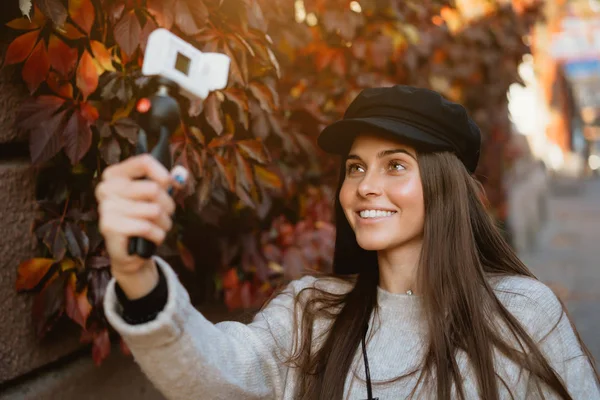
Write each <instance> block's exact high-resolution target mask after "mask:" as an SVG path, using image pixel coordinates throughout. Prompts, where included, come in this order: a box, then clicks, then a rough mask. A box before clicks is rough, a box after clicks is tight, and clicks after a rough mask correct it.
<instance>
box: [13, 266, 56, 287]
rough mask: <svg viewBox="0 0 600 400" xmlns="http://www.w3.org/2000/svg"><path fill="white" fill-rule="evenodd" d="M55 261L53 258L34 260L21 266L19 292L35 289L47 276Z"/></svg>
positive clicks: (18, 275)
mask: <svg viewBox="0 0 600 400" xmlns="http://www.w3.org/2000/svg"><path fill="white" fill-rule="evenodd" d="M54 263H55V261H54V260H53V259H52V258H32V259H30V260H27V261H24V262H22V263H21V264H20V265H19V269H18V271H17V283H16V289H17V291H22V290H31V289H33V288H35V287H36V286H37V285H38V284H39V283H40V282H41V281H42V279H43V278H44V277H45V276H46V274H47V273H48V271H50V267H52V265H54Z"/></svg>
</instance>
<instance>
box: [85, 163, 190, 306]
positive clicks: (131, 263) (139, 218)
mask: <svg viewBox="0 0 600 400" xmlns="http://www.w3.org/2000/svg"><path fill="white" fill-rule="evenodd" d="M175 174H177V176H178V179H175V178H174V176H173V175H175ZM186 175H187V170H185V169H184V168H182V167H177V168H176V169H174V170H173V174H169V172H168V171H167V170H166V168H165V167H164V166H163V165H162V164H161V163H159V162H158V161H157V160H155V159H154V158H153V157H152V156H150V155H147V154H144V155H140V156H135V157H130V158H128V159H127V160H125V161H123V162H121V163H119V164H115V165H112V166H110V167H108V168H107V169H106V170H105V171H104V173H103V175H102V182H101V183H100V184H98V186H97V187H96V198H97V200H98V212H99V216H100V232H101V233H102V235H103V236H104V239H105V243H106V250H107V252H108V255H109V257H110V259H111V272H112V274H113V276H114V277H115V278H116V279H117V281H119V284H120V286H121V287H122V288H123V290H124V291H125V294H127V295H128V297H130V298H132V297H133V298H135V297H141V296H143V295H144V294H145V293H143V292H149V291H150V290H152V288H153V287H154V285H156V282H157V280H158V274H157V272H156V266H155V265H154V262H153V261H152V260H146V259H143V258H140V257H138V256H137V255H129V254H128V243H129V238H131V237H142V238H144V239H147V240H149V241H151V242H154V243H155V244H156V245H157V246H160V245H161V244H162V243H163V241H164V240H165V237H166V235H167V233H168V232H169V230H170V229H171V227H172V220H171V216H172V214H173V213H174V212H175V202H174V201H173V199H172V198H171V196H169V193H168V190H169V188H171V187H173V186H175V187H177V186H180V185H181V183H183V182H184V181H185V178H186ZM139 178H145V179H143V180H140V179H139ZM128 289H129V290H128Z"/></svg>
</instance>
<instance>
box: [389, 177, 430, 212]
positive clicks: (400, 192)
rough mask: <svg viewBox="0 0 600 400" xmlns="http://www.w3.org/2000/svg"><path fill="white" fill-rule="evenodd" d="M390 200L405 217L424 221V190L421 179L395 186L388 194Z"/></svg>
mask: <svg viewBox="0 0 600 400" xmlns="http://www.w3.org/2000/svg"><path fill="white" fill-rule="evenodd" d="M388 196H389V198H390V200H391V201H392V202H393V203H394V204H396V205H397V206H398V207H399V208H400V209H402V212H403V214H405V215H404V216H406V217H410V218H411V219H412V218H417V219H423V214H424V209H425V206H424V203H423V188H422V186H421V181H420V179H411V180H410V181H407V182H406V183H405V184H404V185H395V186H393V188H392V189H391V190H390V191H389V192H388Z"/></svg>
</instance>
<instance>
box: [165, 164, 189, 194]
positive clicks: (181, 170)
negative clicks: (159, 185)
mask: <svg viewBox="0 0 600 400" xmlns="http://www.w3.org/2000/svg"><path fill="white" fill-rule="evenodd" d="M188 177H189V171H188V170H187V169H186V168H185V167H183V166H182V165H177V166H175V167H174V168H173V169H172V170H171V188H170V189H169V194H171V195H172V194H173V193H174V192H176V191H179V190H182V189H183V188H184V187H185V185H186V183H187V180H188Z"/></svg>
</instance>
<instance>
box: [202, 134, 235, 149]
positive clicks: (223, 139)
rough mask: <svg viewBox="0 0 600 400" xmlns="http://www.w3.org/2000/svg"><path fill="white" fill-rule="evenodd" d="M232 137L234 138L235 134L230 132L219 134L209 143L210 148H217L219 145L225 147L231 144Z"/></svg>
mask: <svg viewBox="0 0 600 400" xmlns="http://www.w3.org/2000/svg"><path fill="white" fill-rule="evenodd" d="M231 139H233V134H231V133H228V134H227V135H223V136H218V137H216V138H214V139H213V140H211V141H210V143H209V144H208V148H209V149H215V148H217V147H224V146H227V145H229V144H231Z"/></svg>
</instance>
